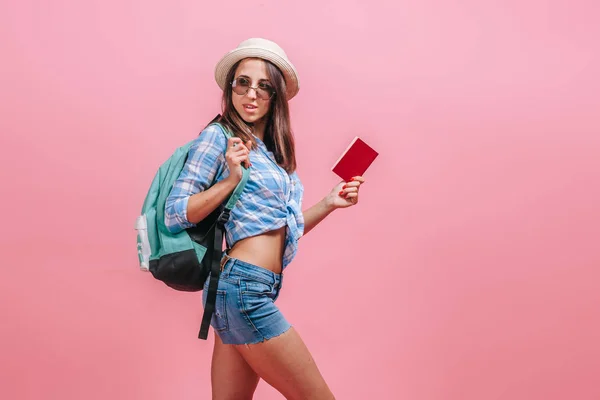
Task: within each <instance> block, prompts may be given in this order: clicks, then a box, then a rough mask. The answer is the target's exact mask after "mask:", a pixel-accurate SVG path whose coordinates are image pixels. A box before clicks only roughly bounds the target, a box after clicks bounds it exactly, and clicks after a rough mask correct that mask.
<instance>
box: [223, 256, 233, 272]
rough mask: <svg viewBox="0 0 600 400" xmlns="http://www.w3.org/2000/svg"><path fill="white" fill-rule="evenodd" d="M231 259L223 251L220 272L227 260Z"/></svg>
mask: <svg viewBox="0 0 600 400" xmlns="http://www.w3.org/2000/svg"><path fill="white" fill-rule="evenodd" d="M230 259H231V257H229V256H228V255H227V253H223V257H222V258H221V272H223V270H224V269H225V265H226V264H227V261H229V260H230Z"/></svg>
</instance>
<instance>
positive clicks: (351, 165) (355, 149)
mask: <svg viewBox="0 0 600 400" xmlns="http://www.w3.org/2000/svg"><path fill="white" fill-rule="evenodd" d="M378 155H379V153H377V152H376V151H375V150H374V149H373V148H372V147H371V146H369V145H368V144H366V143H365V142H364V141H363V140H362V139H360V138H359V137H358V136H357V137H355V138H354V140H352V142H351V143H350V145H349V146H348V148H347V149H346V151H344V152H343V153H342V155H341V156H340V158H339V159H338V160H337V161H336V162H335V164H334V165H333V168H331V170H332V171H333V172H335V173H336V174H337V175H338V176H339V177H340V178H342V179H343V180H344V181H346V182H348V181H349V180H350V179H352V177H354V176H363V175H364V173H365V171H366V170H367V168H369V166H370V165H371V163H373V161H375V158H377V156H378Z"/></svg>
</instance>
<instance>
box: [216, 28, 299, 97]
mask: <svg viewBox="0 0 600 400" xmlns="http://www.w3.org/2000/svg"><path fill="white" fill-rule="evenodd" d="M249 57H253V58H262V59H264V60H268V61H270V62H272V63H273V64H274V65H275V66H276V67H277V68H279V70H280V71H281V72H282V73H283V77H284V79H285V83H286V86H287V99H288V100H290V99H291V98H292V97H294V96H295V95H296V94H298V91H299V90H300V82H299V81H298V73H297V72H296V68H295V67H294V65H293V64H292V63H291V62H290V60H288V58H287V55H286V54H285V52H284V51H283V49H282V48H281V47H279V46H278V45H277V43H275V42H272V41H270V40H267V39H261V38H251V39H248V40H245V41H243V42H242V43H240V44H239V45H238V47H236V48H235V49H233V50H231V51H230V52H229V53H227V54H225V55H224V56H223V58H221V60H220V61H219V62H218V63H217V66H216V67H215V80H216V81H217V84H218V85H219V87H220V88H221V89H223V90H225V87H226V86H227V84H228V83H229V82H226V79H227V73H228V72H229V70H230V69H231V67H233V65H234V64H235V63H237V62H238V61H240V60H243V59H244V58H249Z"/></svg>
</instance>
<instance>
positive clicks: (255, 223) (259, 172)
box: [165, 125, 304, 268]
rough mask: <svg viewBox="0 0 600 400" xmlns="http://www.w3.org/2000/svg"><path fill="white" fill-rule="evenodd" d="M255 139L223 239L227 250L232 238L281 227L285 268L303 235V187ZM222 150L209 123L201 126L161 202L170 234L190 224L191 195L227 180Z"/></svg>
mask: <svg viewBox="0 0 600 400" xmlns="http://www.w3.org/2000/svg"><path fill="white" fill-rule="evenodd" d="M255 140H256V142H257V145H258V149H254V150H251V151H250V161H251V163H252V167H250V176H249V178H248V182H247V183H246V186H245V188H244V191H243V192H242V194H241V196H240V199H239V200H238V202H237V203H236V205H235V207H234V208H233V210H232V211H231V217H230V218H229V221H228V222H227V223H226V224H225V230H226V234H225V238H226V241H227V246H228V247H229V248H231V247H232V246H233V245H234V244H235V243H236V242H237V241H238V240H241V239H244V238H247V237H250V236H255V235H259V234H261V233H265V232H268V231H271V230H274V229H278V228H281V227H284V226H287V228H286V240H285V251H284V254H283V260H282V261H283V268H285V267H286V266H287V265H288V264H289V263H290V262H291V261H292V259H293V258H294V256H295V255H296V252H297V249H298V240H299V239H300V237H301V236H302V234H303V233H304V216H303V215H302V209H301V207H302V195H303V193H304V187H303V185H302V183H301V181H300V179H299V178H298V175H297V173H296V172H293V173H292V174H288V173H287V172H286V171H285V170H284V169H283V168H281V167H280V166H279V165H278V164H277V162H276V161H275V158H274V156H273V153H272V152H270V151H269V150H267V147H266V146H265V144H264V143H263V142H262V141H261V140H260V139H258V138H256V137H255ZM226 147H227V139H226V137H225V135H224V134H223V133H222V132H221V130H220V128H219V127H217V126H215V125H211V126H209V127H207V128H206V129H205V130H204V131H202V133H201V134H200V135H199V136H198V137H197V138H196V139H195V140H194V142H193V143H192V145H191V147H190V150H189V153H188V159H187V161H186V163H185V166H184V167H183V170H182V171H181V174H180V175H179V177H178V179H177V180H176V181H175V183H174V185H173V188H172V190H171V193H170V194H169V197H168V198H167V201H166V204H165V225H166V227H167V229H168V230H169V231H170V232H173V233H175V232H178V231H181V230H183V229H186V228H190V227H193V226H194V224H192V223H190V222H189V221H188V219H187V203H188V199H189V198H190V196H191V195H193V194H195V193H198V192H201V191H203V190H206V189H208V188H209V187H211V186H212V185H214V184H215V183H217V182H219V181H221V180H222V179H225V178H226V177H227V176H229V166H228V165H227V162H226V161H225V150H226ZM226 202H227V201H225V202H224V204H225V203H226Z"/></svg>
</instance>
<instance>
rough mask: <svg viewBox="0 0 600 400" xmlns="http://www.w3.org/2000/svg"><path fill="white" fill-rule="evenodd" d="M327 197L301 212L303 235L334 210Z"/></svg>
mask: <svg viewBox="0 0 600 400" xmlns="http://www.w3.org/2000/svg"><path fill="white" fill-rule="evenodd" d="M328 197H329V196H328ZM328 197H325V198H324V199H322V200H321V201H319V202H318V203H316V204H315V205H314V206H312V207H311V208H309V209H308V210H305V211H303V212H302V214H303V215H304V235H306V234H307V233H308V232H310V231H311V230H312V229H313V228H314V227H315V226H317V225H318V224H319V222H321V221H323V220H324V219H325V218H326V217H327V216H328V215H329V214H331V213H332V212H333V211H334V210H335V208H334V207H333V204H332V202H331V201H329V200H328Z"/></svg>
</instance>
